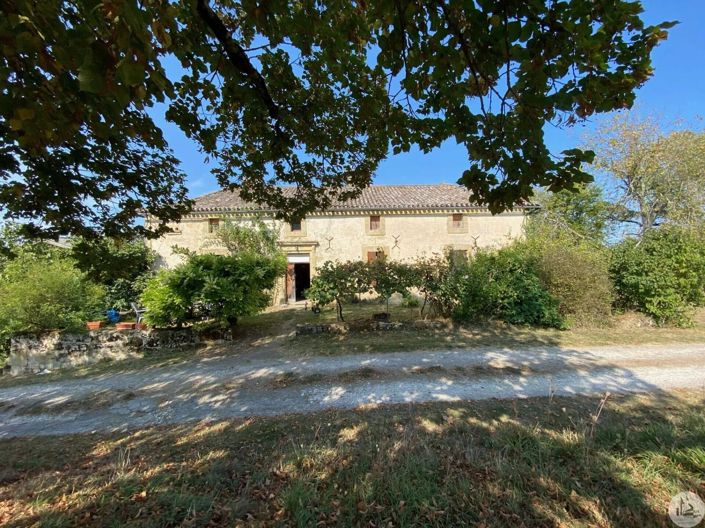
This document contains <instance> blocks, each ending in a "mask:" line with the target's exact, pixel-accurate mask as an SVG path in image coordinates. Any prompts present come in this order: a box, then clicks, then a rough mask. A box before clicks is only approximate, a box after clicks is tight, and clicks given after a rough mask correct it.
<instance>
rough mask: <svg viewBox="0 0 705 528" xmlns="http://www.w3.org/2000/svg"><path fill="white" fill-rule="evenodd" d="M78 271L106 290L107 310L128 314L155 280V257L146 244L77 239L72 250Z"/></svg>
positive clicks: (131, 241) (105, 239)
mask: <svg viewBox="0 0 705 528" xmlns="http://www.w3.org/2000/svg"><path fill="white" fill-rule="evenodd" d="M71 256H72V257H73V258H74V259H75V261H76V267H78V268H79V269H80V270H82V271H85V272H86V273H87V274H88V276H89V277H90V278H91V280H93V281H94V282H97V283H99V284H102V285H103V286H105V289H106V302H107V305H108V307H110V308H115V309H117V310H127V309H129V308H130V303H132V302H136V301H137V300H138V299H139V297H140V294H141V293H142V290H143V289H144V287H145V285H146V283H147V279H149V277H151V276H152V271H151V270H152V265H153V264H154V261H155V258H156V255H155V253H154V252H153V251H152V250H151V249H149V248H148V247H147V246H146V245H145V243H144V241H143V240H140V239H136V240H115V239H111V238H99V239H96V240H85V239H77V240H75V241H74V242H73V244H72V246H71Z"/></svg>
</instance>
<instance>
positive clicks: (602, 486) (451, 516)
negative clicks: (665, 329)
mask: <svg viewBox="0 0 705 528" xmlns="http://www.w3.org/2000/svg"><path fill="white" fill-rule="evenodd" d="M600 406H601V401H600V398H587V397H582V398H574V399H565V398H553V399H548V398H542V399H525V400H514V401H495V400H490V401H484V402H476V403H434V404H423V405H413V406H410V405H399V406H392V407H384V408H376V409H368V410H358V411H328V412H323V413H318V414H314V415H307V416H303V415H289V416H286V417H280V418H276V419H250V420H244V421H242V420H241V421H226V422H215V423H202V424H197V425H194V424H190V425H180V426H173V427H162V428H153V429H146V430H141V431H137V432H133V433H125V434H113V435H106V436H93V435H80V436H72V437H54V438H37V439H17V440H10V441H4V442H2V443H0V449H2V452H3V459H4V461H5V469H3V470H2V472H1V473H0V522H1V523H4V524H6V525H8V526H18V527H25V526H35V525H39V526H78V525H81V526H213V525H215V526H220V525H229V526H230V525H234V526H238V525H242V526H245V525H247V526H250V525H287V526H289V525H293V526H314V525H319V526H458V525H463V524H465V525H483V526H487V527H489V526H497V527H504V526H566V525H576V526H608V525H609V526H612V525H616V526H634V527H644V526H666V525H667V522H668V521H667V518H666V511H667V507H668V501H669V500H670V497H671V495H673V494H675V493H676V492H678V491H681V490H685V489H690V490H692V491H695V492H698V493H700V494H701V495H702V494H704V493H705V488H704V487H703V468H705V449H704V448H703V446H705V412H703V411H704V410H705V407H704V401H703V395H702V394H696V393H693V392H690V393H680V394H677V395H673V394H665V393H655V394H652V395H650V396H620V397H612V398H610V399H608V400H607V402H606V404H605V405H604V409H603V410H602V411H601V412H600V413H599V417H596V415H597V413H598V409H599V408H600Z"/></svg>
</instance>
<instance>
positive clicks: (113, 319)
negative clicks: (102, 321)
mask: <svg viewBox="0 0 705 528" xmlns="http://www.w3.org/2000/svg"><path fill="white" fill-rule="evenodd" d="M105 315H106V316H107V318H108V322H110V323H113V324H115V323H117V322H118V321H119V320H120V312H118V311H117V310H116V309H115V308H112V309H110V310H108V311H107V312H106V314H105Z"/></svg>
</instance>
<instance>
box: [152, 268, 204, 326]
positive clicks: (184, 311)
mask: <svg viewBox="0 0 705 528" xmlns="http://www.w3.org/2000/svg"><path fill="white" fill-rule="evenodd" d="M175 283H176V277H175V274H174V271H173V270H167V269H162V270H159V271H158V272H157V274H156V275H155V276H154V277H152V278H151V279H149V280H148V281H147V284H146V285H145V287H144V290H142V295H141V297H140V302H141V304H142V305H143V306H145V307H146V308H147V312H146V313H145V314H144V320H145V322H147V323H148V324H150V325H153V326H159V327H169V326H177V325H181V324H182V323H184V322H185V321H187V320H188V318H189V316H190V315H191V299H189V298H188V297H186V296H184V295H182V292H181V291H180V290H179V288H178V287H177V286H178V285H177V284H175Z"/></svg>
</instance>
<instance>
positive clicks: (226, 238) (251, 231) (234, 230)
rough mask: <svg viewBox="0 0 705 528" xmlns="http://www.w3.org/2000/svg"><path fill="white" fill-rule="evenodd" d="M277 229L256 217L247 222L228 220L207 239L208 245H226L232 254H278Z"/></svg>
mask: <svg viewBox="0 0 705 528" xmlns="http://www.w3.org/2000/svg"><path fill="white" fill-rule="evenodd" d="M278 239H279V236H278V233H277V231H276V230H275V229H274V228H273V227H270V226H268V225H267V224H265V223H264V222H263V221H262V220H261V219H259V218H256V219H254V220H251V221H247V222H233V221H232V220H226V221H225V222H224V223H223V224H222V225H220V226H219V227H218V229H217V230H216V231H215V233H214V234H213V238H212V239H209V240H207V241H206V243H205V246H206V247H224V248H225V249H226V250H227V251H228V253H230V254H231V255H237V254H239V253H254V254H257V255H270V256H271V255H277V254H279V253H280V249H279V245H278V244H277V241H278Z"/></svg>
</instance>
